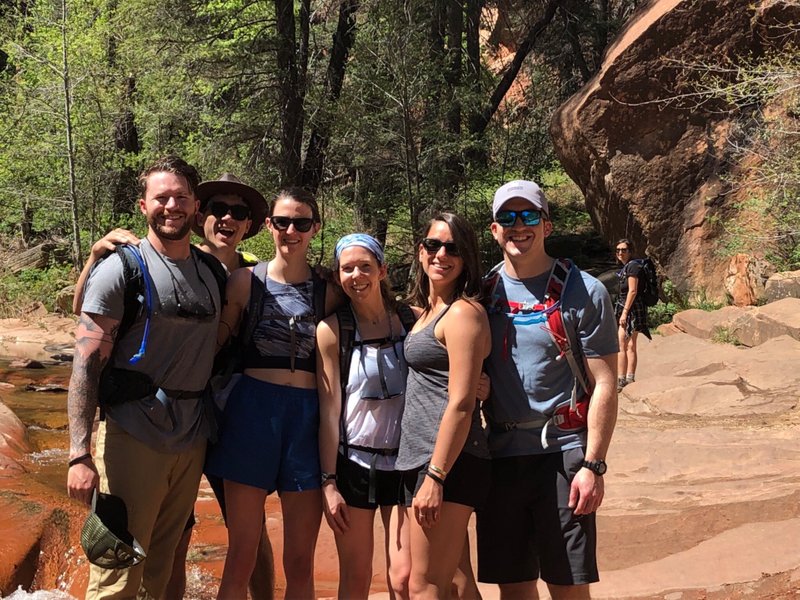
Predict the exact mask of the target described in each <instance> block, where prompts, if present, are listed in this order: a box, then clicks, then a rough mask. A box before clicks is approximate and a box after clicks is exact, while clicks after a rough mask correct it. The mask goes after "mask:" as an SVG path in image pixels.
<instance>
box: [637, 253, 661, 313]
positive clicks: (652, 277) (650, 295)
mask: <svg viewBox="0 0 800 600" xmlns="http://www.w3.org/2000/svg"><path fill="white" fill-rule="evenodd" d="M631 262H635V263H637V264H638V265H639V266H640V267H641V268H640V269H639V287H638V290H637V292H636V295H637V296H638V297H639V298H641V299H642V302H643V303H644V305H645V306H655V305H656V304H657V303H658V275H656V266H655V264H654V263H653V261H652V260H651V259H650V258H648V257H645V258H635V259H632V260H631Z"/></svg>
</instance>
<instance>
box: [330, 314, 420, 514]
mask: <svg viewBox="0 0 800 600" xmlns="http://www.w3.org/2000/svg"><path fill="white" fill-rule="evenodd" d="M395 310H396V312H397V316H398V317H400V323H401V324H402V325H403V329H405V332H406V335H408V332H410V331H411V328H412V327H414V323H416V321H417V316H416V315H415V314H414V311H413V310H411V307H410V306H409V305H408V304H398V305H397V308H396V309H395ZM336 319H337V321H338V322H339V384H340V385H341V390H342V408H341V411H340V412H339V445H340V446H341V447H342V449H343V451H344V456H345V457H347V451H348V450H349V449H353V450H360V451H361V452H367V453H369V454H372V461H371V463H370V469H369V492H368V501H369V502H375V498H376V481H377V480H376V463H377V460H378V457H379V456H397V452H398V450H399V448H371V447H369V446H360V445H356V444H350V443H348V441H347V426H346V423H345V407H346V405H347V384H348V380H349V379H350V364H351V362H352V359H353V348H354V347H355V345H356V344H359V345H361V346H364V345H371V344H381V345H382V344H386V343H389V344H395V343H397V342H399V341H400V340H403V339H405V335H401V336H397V337H394V338H378V339H370V340H361V341H359V342H356V318H355V315H354V314H353V309H352V308H351V306H350V304H349V303H347V304H345V305H343V306H340V307H339V308H338V309H337V311H336Z"/></svg>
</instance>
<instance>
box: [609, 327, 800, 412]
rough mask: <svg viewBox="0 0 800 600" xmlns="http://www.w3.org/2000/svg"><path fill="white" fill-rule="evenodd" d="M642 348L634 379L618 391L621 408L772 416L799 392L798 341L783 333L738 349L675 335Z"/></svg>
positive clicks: (789, 404)
mask: <svg viewBox="0 0 800 600" xmlns="http://www.w3.org/2000/svg"><path fill="white" fill-rule="evenodd" d="M642 350H643V351H642V352H641V353H640V354H641V357H640V358H641V360H640V361H639V368H638V369H637V373H636V376H637V377H636V381H635V382H634V383H630V384H628V385H627V386H625V388H623V390H622V392H621V393H620V410H621V411H622V412H624V413H628V414H636V415H684V416H690V415H696V416H704V417H711V418H715V417H737V416H748V415H753V414H761V415H777V414H783V413H789V412H791V411H793V410H794V409H795V406H796V405H797V398H798V397H800V379H798V377H797V365H798V364H800V341H798V340H797V339H794V338H792V337H789V336H786V335H784V336H780V337H777V338H774V339H771V340H769V341H767V342H765V343H764V344H762V345H761V346H759V347H758V348H744V347H737V346H732V345H730V344H715V343H713V342H710V341H707V340H701V339H698V338H694V337H692V336H689V335H687V334H677V335H672V336H669V337H655V338H653V341H652V342H650V343H648V344H643V347H642Z"/></svg>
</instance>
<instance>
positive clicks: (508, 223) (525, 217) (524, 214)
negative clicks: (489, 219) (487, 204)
mask: <svg viewBox="0 0 800 600" xmlns="http://www.w3.org/2000/svg"><path fill="white" fill-rule="evenodd" d="M517 218H519V219H522V224H523V225H527V226H529V227H532V226H534V225H538V224H539V223H540V222H541V221H542V211H540V210H499V211H497V214H496V215H495V217H494V220H495V222H496V223H497V224H498V225H500V226H501V227H513V226H514V225H515V224H516V222H517Z"/></svg>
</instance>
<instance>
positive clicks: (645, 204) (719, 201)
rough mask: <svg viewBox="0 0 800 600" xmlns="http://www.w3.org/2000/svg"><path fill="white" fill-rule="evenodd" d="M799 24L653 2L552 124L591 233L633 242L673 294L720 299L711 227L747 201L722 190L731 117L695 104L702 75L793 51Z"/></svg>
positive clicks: (743, 1)
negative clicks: (595, 231) (673, 287)
mask: <svg viewBox="0 0 800 600" xmlns="http://www.w3.org/2000/svg"><path fill="white" fill-rule="evenodd" d="M798 21H800V5H798V4H797V3H793V2H775V1H761V2H758V1H757V2H752V0H655V1H652V2H650V3H649V4H646V5H645V6H643V7H642V8H641V9H640V10H639V11H638V12H637V14H636V15H634V17H632V19H631V20H630V22H629V23H628V25H627V26H626V28H625V29H624V30H623V31H622V32H621V33H620V35H619V37H618V38H617V39H616V40H615V41H614V43H613V44H612V45H611V46H610V47H609V48H608V50H607V52H606V56H605V59H604V62H603V65H602V67H601V70H600V71H599V72H598V73H597V75H596V76H595V77H594V78H593V79H592V80H591V81H590V82H589V83H588V84H587V85H586V86H585V87H584V88H583V89H581V90H580V91H579V92H578V93H577V94H575V95H574V96H573V97H572V98H570V99H569V100H568V101H567V102H566V103H565V104H563V105H562V106H561V107H560V109H559V110H558V111H557V112H556V114H555V115H554V117H553V121H552V123H551V128H550V132H551V135H552V138H553V142H554V144H555V147H556V152H557V153H558V155H559V157H560V159H561V162H562V164H563V166H564V168H565V169H566V171H567V173H568V174H569V175H570V176H571V177H572V178H573V179H574V180H575V181H576V182H577V183H578V185H579V186H580V188H581V189H582V190H583V192H584V194H585V196H586V202H587V207H588V209H589V212H590V214H591V216H592V220H593V222H594V224H595V226H596V227H597V228H598V230H599V231H601V232H602V234H603V236H604V237H605V238H606V239H607V240H608V241H609V242H611V243H613V242H615V241H616V240H617V239H619V238H622V237H627V238H630V239H631V240H632V241H633V242H634V245H635V246H638V250H639V252H640V253H642V254H643V253H644V252H646V253H647V254H649V255H650V256H652V257H653V258H654V259H655V261H656V263H657V264H658V265H659V267H660V270H661V274H662V275H663V276H666V277H668V278H669V279H670V280H671V281H672V282H673V283H674V284H675V285H676V287H677V288H678V290H680V291H684V292H688V291H697V290H705V291H706V292H707V293H708V294H709V296H711V297H713V298H719V299H721V298H724V297H725V295H726V294H725V288H724V285H725V284H724V282H725V276H726V274H727V270H728V266H729V261H730V257H729V256H725V255H724V253H722V252H720V247H719V243H718V242H719V236H720V233H721V231H720V222H721V220H723V219H728V218H731V216H732V214H733V216H735V214H734V213H735V212H736V210H737V208H736V207H737V206H738V205H739V204H740V203H741V202H742V201H743V200H744V199H746V194H747V193H748V191H752V190H742V189H731V186H730V185H729V184H728V177H727V176H728V175H730V174H732V173H731V170H732V169H734V170H735V169H736V167H735V166H732V164H734V163H732V162H731V161H730V160H728V159H729V158H730V156H729V155H730V153H731V143H730V142H731V139H730V135H729V134H730V132H731V131H732V123H733V121H732V114H731V112H730V111H729V110H728V109H729V108H730V107H727V106H725V105H723V104H722V102H721V101H718V100H714V101H707V99H701V98H699V97H698V96H697V94H696V91H697V89H698V87H697V83H698V81H700V78H701V76H702V75H701V73H702V71H703V67H702V65H717V66H730V65H736V64H740V62H741V61H742V60H743V57H744V58H749V59H753V58H757V57H759V56H763V55H765V54H766V53H768V52H773V51H776V50H777V51H779V50H780V48H781V47H782V46H783V45H785V44H787V43H791V42H792V41H794V42H797V39H796V38H797V36H798V33H797V28H796V27H795V30H794V31H792V30H791V28H787V23H797V22H798ZM765 227H768V225H767V224H765Z"/></svg>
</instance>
